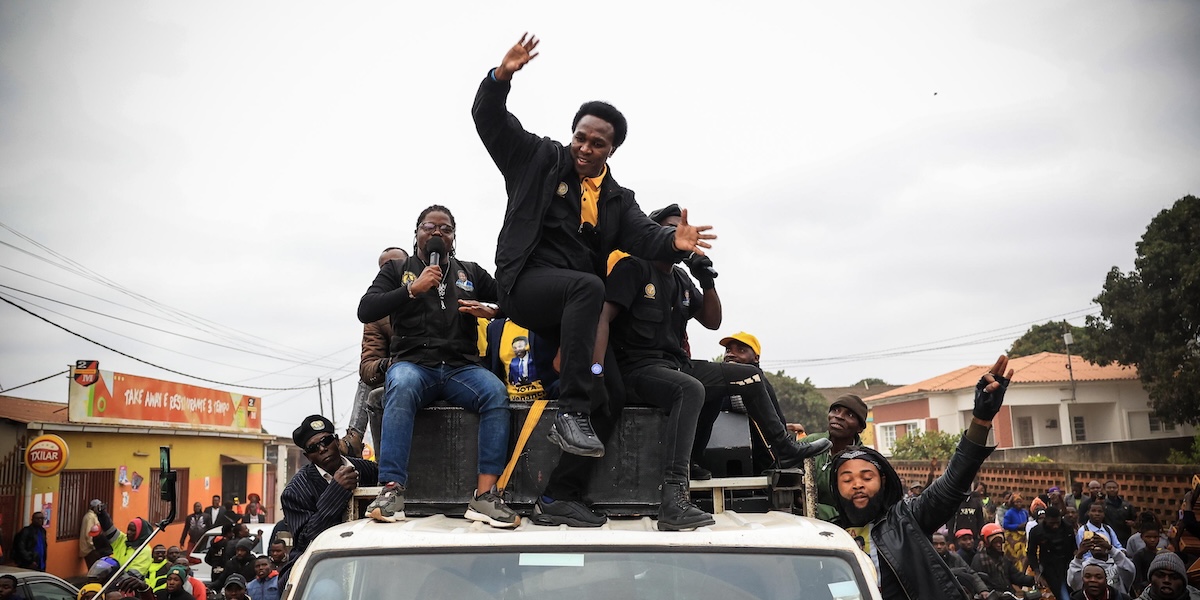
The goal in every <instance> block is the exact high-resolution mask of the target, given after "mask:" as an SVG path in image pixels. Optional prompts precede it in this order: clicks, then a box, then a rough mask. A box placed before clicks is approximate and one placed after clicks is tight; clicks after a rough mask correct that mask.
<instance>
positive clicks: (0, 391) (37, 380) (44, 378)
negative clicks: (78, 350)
mask: <svg viewBox="0 0 1200 600" xmlns="http://www.w3.org/2000/svg"><path fill="white" fill-rule="evenodd" d="M67 373H70V371H59V372H57V373H55V374H53V375H47V376H45V377H43V378H41V379H35V380H33V381H30V382H29V383H22V384H21V385H18V386H14V387H10V388H8V389H7V390H0V394H7V393H9V392H11V391H13V390H19V389H21V388H23V387H25V386H28V385H33V384H35V383H41V382H43V381H45V380H47V379H53V378H55V377H58V376H59V375H66V374H67Z"/></svg>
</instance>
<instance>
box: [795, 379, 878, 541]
mask: <svg viewBox="0 0 1200 600" xmlns="http://www.w3.org/2000/svg"><path fill="white" fill-rule="evenodd" d="M866 428H867V403H866V402H863V399H862V398H859V397H858V396H855V395H854V394H846V395H844V396H839V397H838V399H837V400H834V401H833V404H830V405H829V424H828V428H827V429H828V430H827V431H826V432H825V433H810V434H808V436H806V437H805V438H804V441H806V442H812V441H814V440H819V439H824V438H828V439H829V441H831V442H833V446H832V447H831V448H830V449H829V450H826V451H825V452H822V453H821V454H818V455H816V457H814V459H813V460H815V461H816V472H815V473H813V478H814V479H815V480H816V484H817V514H816V517H817V518H818V519H821V520H822V521H833V520H835V519H837V518H838V516H839V512H838V509H837V502H836V499H835V498H834V497H833V492H832V491H830V487H829V464H830V459H831V458H832V457H833V456H837V455H838V454H839V453H840V452H841V451H842V450H845V449H846V448H847V447H848V446H860V445H862V438H861V437H860V434H862V432H863V430H864V429H866Z"/></svg>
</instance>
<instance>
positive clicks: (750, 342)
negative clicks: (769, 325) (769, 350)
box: [720, 331, 762, 354]
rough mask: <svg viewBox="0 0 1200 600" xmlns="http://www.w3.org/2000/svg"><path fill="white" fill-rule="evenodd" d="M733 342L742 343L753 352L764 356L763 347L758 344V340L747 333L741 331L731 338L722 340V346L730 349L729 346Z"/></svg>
mask: <svg viewBox="0 0 1200 600" xmlns="http://www.w3.org/2000/svg"><path fill="white" fill-rule="evenodd" d="M733 342H741V343H743V344H745V345H747V346H750V349H751V350H753V351H754V353H755V354H762V345H760V344H759V343H758V338H756V337H754V336H752V335H750V334H748V333H746V332H745V331H739V332H737V333H735V334H733V335H731V336H727V337H723V338H721V341H720V344H721V345H722V346H725V347H726V348H728V347H729V344H731V343H733Z"/></svg>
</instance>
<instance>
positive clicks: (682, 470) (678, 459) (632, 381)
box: [625, 366, 704, 483]
mask: <svg viewBox="0 0 1200 600" xmlns="http://www.w3.org/2000/svg"><path fill="white" fill-rule="evenodd" d="M625 387H626V389H628V390H629V394H630V395H631V396H635V397H637V398H639V399H640V400H641V401H642V402H645V403H647V404H653V405H654V406H657V407H658V408H661V409H663V411H664V412H666V413H667V430H666V431H665V432H664V433H665V439H664V440H663V442H664V446H665V447H666V449H667V456H666V461H665V463H666V464H665V465H663V481H669V482H672V483H687V481H688V480H689V479H691V477H690V475H689V472H690V467H691V463H692V442H693V441H694V440H695V439H696V420H697V419H699V417H700V407H701V405H703V403H704V384H702V383H700V382H699V381H698V380H697V379H696V378H695V377H693V376H691V375H689V374H688V373H686V372H684V371H680V370H677V369H672V368H670V367H665V366H650V367H642V368H640V369H636V370H634V371H632V372H630V373H629V374H627V375H625Z"/></svg>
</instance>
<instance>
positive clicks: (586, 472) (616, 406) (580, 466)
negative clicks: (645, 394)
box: [542, 349, 625, 501]
mask: <svg viewBox="0 0 1200 600" xmlns="http://www.w3.org/2000/svg"><path fill="white" fill-rule="evenodd" d="M604 364H605V365H611V366H610V367H606V368H607V373H606V375H605V376H604V377H601V378H600V379H601V381H603V382H604V388H605V392H606V395H607V396H608V403H607V404H606V405H605V407H604V408H603V410H597V411H594V412H593V413H592V428H593V429H595V430H596V437H598V438H600V441H601V442H603V443H604V444H605V445H607V444H608V440H609V439H610V438H611V437H612V434H613V432H614V431H616V430H617V426H618V425H619V424H620V423H621V411H622V410H624V408H625V386H624V382H623V381H622V380H621V373H620V371H618V370H617V367H616V365H617V360H616V358H615V357H614V356H613V352H612V350H611V349H609V350H608V351H607V352H606V354H605V355H604ZM589 374H590V373H589ZM547 443H548V442H547ZM601 460H603V459H602V458H593V457H588V456H579V455H578V454H571V453H569V452H563V453H562V455H561V456H560V457H559V459H558V465H557V466H555V467H554V470H553V471H551V472H550V479H549V480H548V481H547V482H546V489H545V491H544V492H542V493H543V494H545V495H547V496H549V497H551V498H553V499H555V500H576V501H582V500H583V495H584V493H585V492H586V491H587V487H588V481H590V480H591V476H592V469H593V468H595V466H596V465H598V464H600V461H601Z"/></svg>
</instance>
